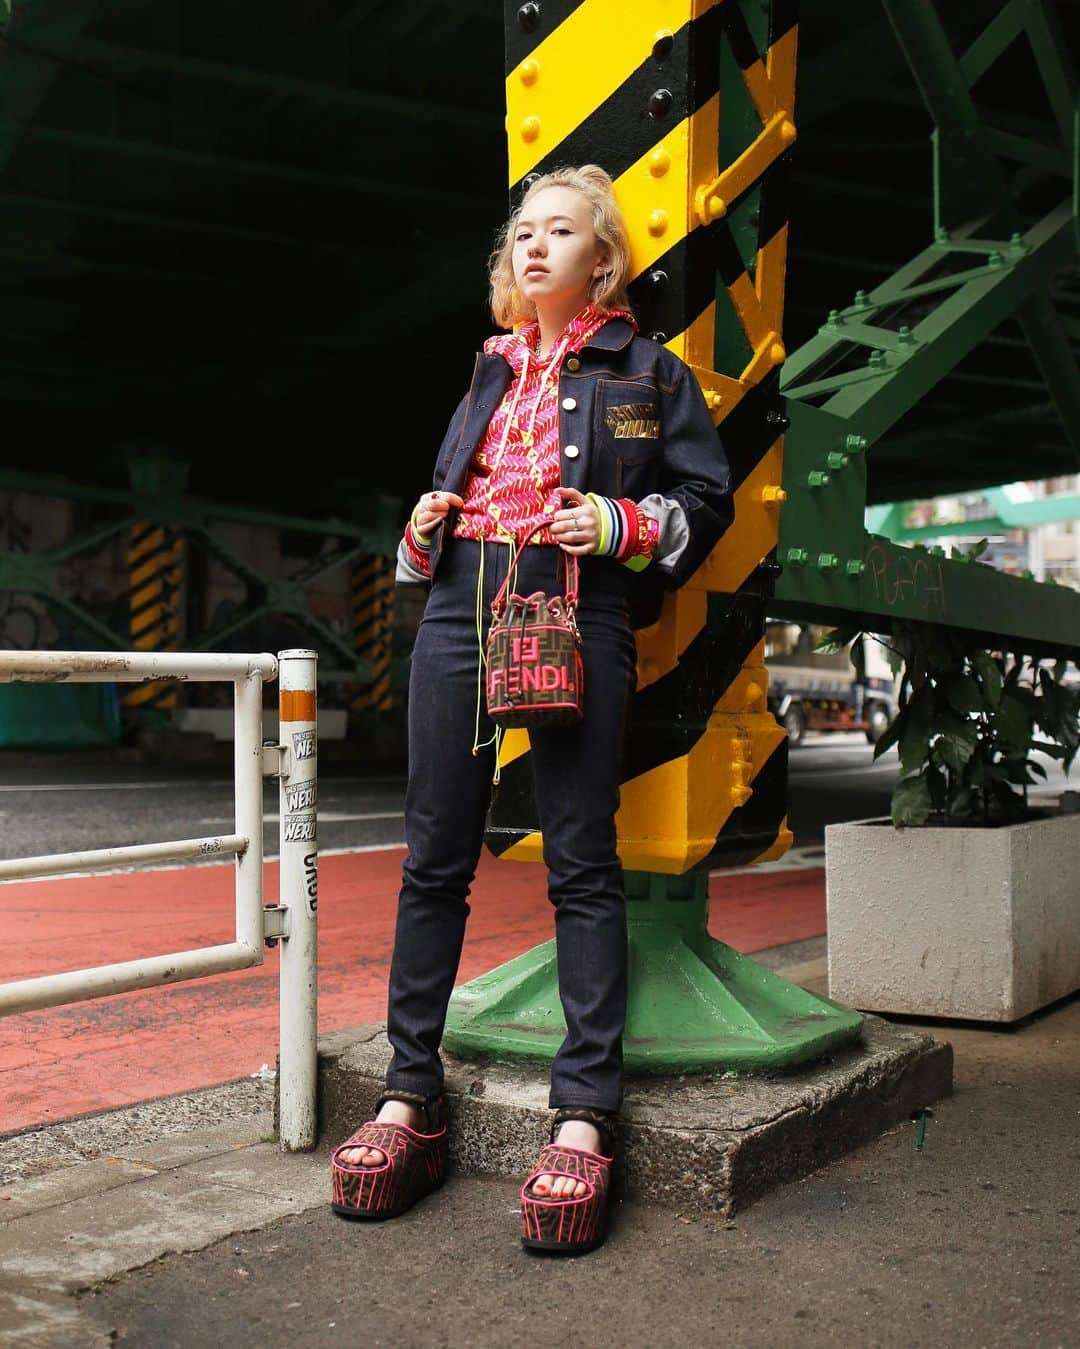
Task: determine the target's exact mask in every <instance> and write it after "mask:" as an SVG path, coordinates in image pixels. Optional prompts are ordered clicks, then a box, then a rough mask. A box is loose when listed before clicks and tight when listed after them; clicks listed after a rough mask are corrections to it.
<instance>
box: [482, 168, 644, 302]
mask: <svg viewBox="0 0 1080 1349" xmlns="http://www.w3.org/2000/svg"><path fill="white" fill-rule="evenodd" d="M546 187H568V188H571V189H572V190H573V191H574V192H578V193H580V195H581V196H583V197H584V198H585V200H586V201H587V202H588V203H589V205H590V206H591V207H592V223H593V230H594V232H595V234H596V237H597V239H598V240H599V242H600V243H602V244H605V245H606V246H607V250H608V260H609V263H610V266H609V268H608V270H607V272H606V273H605V275H604V276H602V277H597V279H596V281H595V283H594V284H593V285H592V287H590V291H589V298H590V300H591V301H592V303H593V304H594V305H595V306H596V308H597V309H599V310H600V311H601V313H606V312H607V311H609V310H612V309H630V299H629V296H628V295H627V291H626V288H627V285H628V284H629V281H630V240H629V238H628V237H627V233H626V224H625V222H624V220H623V217H622V212H621V211H620V210H619V205H618V203H617V202H616V200H615V191H614V188H613V186H612V182H611V178H610V177H609V176H608V174H607V173H605V171H604V170H603V169H602V168H601V167H600V166H599V165H598V164H581V165H578V166H577V167H573V166H567V167H564V168H558V169H552V170H551V172H550V173H545V174H542V175H541V176H540V177H539V178H536V179H534V180H533V182H532V183H530V184H529V187H528V190H527V191H526V193H525V195H524V197H522V199H521V203H520V205H519V206H518V208H517V210H516V211H515V212H514V214H513V215H512V216H511V217H510V219H509V220H508V221H507V222H506V224H505V225H504V226H503V227H502V229H501V230H500V231H499V234H498V238H497V239H496V242H495V248H494V250H493V252H492V254H491V257H490V258H489V260H488V280H489V281H490V283H491V289H490V294H489V299H490V304H491V315H492V318H494V320H495V322H496V323H497V324H498V325H499V327H500V328H513V327H516V326H517V325H518V324H519V323H526V322H528V321H529V320H531V319H534V318H535V317H536V306H535V305H534V304H532V303H531V302H530V301H529V300H526V299H524V298H523V297H522V295H521V294H520V292H519V291H518V289H517V287H516V286H515V285H514V267H513V252H514V234H515V232H516V230H517V223H518V221H519V220H520V219H521V213H522V211H524V209H525V207H526V205H527V204H528V203H529V201H530V200H531V199H532V198H533V197H534V196H535V195H536V194H537V192H542V191H543V190H544V188H546Z"/></svg>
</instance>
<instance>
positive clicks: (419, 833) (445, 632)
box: [387, 539, 635, 1111]
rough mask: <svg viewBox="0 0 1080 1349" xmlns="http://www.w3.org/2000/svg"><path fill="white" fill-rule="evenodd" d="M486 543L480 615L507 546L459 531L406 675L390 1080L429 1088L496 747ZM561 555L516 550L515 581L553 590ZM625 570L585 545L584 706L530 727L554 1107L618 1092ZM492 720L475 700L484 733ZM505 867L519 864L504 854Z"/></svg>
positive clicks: (525, 589)
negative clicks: (486, 664) (547, 947)
mask: <svg viewBox="0 0 1080 1349" xmlns="http://www.w3.org/2000/svg"><path fill="white" fill-rule="evenodd" d="M482 548H483V560H484V577H483V586H482V614H483V628H484V635H485V637H486V633H487V625H488V621H489V619H490V613H491V600H492V599H493V597H494V595H495V592H496V590H497V589H498V586H499V585H500V584H501V582H502V580H503V577H504V576H505V574H506V565H507V561H508V550H507V548H506V546H505V545H501V544H484V545H481V544H479V543H475V542H472V541H470V540H459V539H455V540H452V541H451V542H450V543H449V544H448V546H447V548H446V551H445V553H444V554H443V556H442V559H441V561H440V564H439V568H438V572H437V575H436V579H435V581H434V583H433V585H432V588H431V593H430V595H429V597H428V602H427V607H426V609H425V611H424V617H423V620H422V622H421V624H420V627H419V630H418V632H417V636H416V643H415V645H414V647H413V653H412V670H411V675H410V684H409V785H408V791H407V795H406V800H405V839H406V843H407V845H408V856H407V858H406V860H405V866H404V883H403V885H402V889H401V895H400V898H399V900H398V915H397V931H396V936H395V941H394V955H393V960H392V963H391V969H390V994H389V1007H388V1028H387V1029H388V1034H389V1037H390V1043H391V1045H392V1046H393V1049H394V1054H393V1058H392V1060H391V1063H390V1068H389V1071H388V1073H387V1087H388V1088H397V1089H398V1090H404V1091H412V1092H422V1093H424V1094H425V1095H433V1094H435V1093H437V1092H438V1091H439V1090H440V1089H441V1087H442V1081H443V1068H442V1062H441V1060H440V1058H439V1044H440V1041H441V1039H442V1033H443V1027H444V1024H445V1020H446V1007H447V1003H448V1001H449V999H450V994H451V992H452V991H453V986H454V982H455V979H456V977H457V970H458V962H459V959H460V956H461V947H462V942H463V940H464V935H465V920H466V919H467V917H468V915H469V905H468V902H467V899H468V894H469V888H470V886H471V884H472V881H473V877H474V875H475V872H476V864H477V861H478V860H479V856H480V849H481V847H482V844H483V832H484V820H485V817H486V814H487V809H488V804H489V801H490V795H491V780H492V774H493V771H494V750H493V749H492V748H490V747H489V748H485V749H483V750H481V751H480V752H479V753H477V754H475V755H474V754H473V742H474V736H475V734H476V720H477V687H478V684H477V681H478V677H479V670H478V657H479V647H478V640H477V631H476V602H477V584H478V573H479V567H480V560H481V549H482ZM560 561H561V554H560V552H559V550H558V549H556V548H553V547H544V546H534V545H530V546H529V547H528V548H526V549H524V551H523V553H522V556H521V562H520V566H519V576H518V580H517V582H516V583H515V586H514V589H516V590H517V591H519V592H520V593H522V594H529V593H531V592H532V591H534V590H539V589H545V590H547V591H548V592H549V593H554V592H558V593H562V591H563V589H564V585H563V583H562V575H561V568H560V566H559V563H560ZM626 582H627V576H626V573H625V570H624V569H623V568H622V567H620V566H619V565H618V564H617V563H613V562H611V561H609V560H607V559H601V558H586V559H585V560H584V561H583V564H582V568H581V603H580V606H579V608H578V624H579V627H580V629H581V634H582V651H583V659H584V669H585V715H584V718H583V720H582V721H581V722H580V723H578V724H577V725H575V726H569V727H566V726H559V727H551V728H548V729H547V730H543V731H538V732H536V733H535V734H533V736H532V754H531V758H532V762H533V773H534V783H535V789H536V800H537V807H538V810H539V815H540V826H541V828H542V830H543V835H544V861H545V863H546V864H547V868H548V895H549V898H550V900H551V903H552V904H553V905H554V908H555V937H556V949H557V960H558V975H559V996H560V999H561V1001H562V1006H563V1011H564V1013H565V1016H566V1025H567V1034H566V1038H565V1040H564V1041H563V1043H562V1045H561V1047H560V1049H559V1051H558V1054H557V1055H556V1058H555V1061H554V1063H553V1065H552V1070H551V1094H550V1104H551V1106H552V1107H559V1106H569V1105H573V1106H582V1105H587V1106H593V1107H595V1108H597V1109H600V1110H608V1111H617V1110H618V1109H619V1107H620V1105H621V1103H622V1033H623V1027H624V1023H625V1020H626V980H627V945H626V910H625V901H624V896H623V887H622V868H621V866H620V864H619V860H618V857H617V856H616V852H615V822H614V816H615V811H616V809H617V807H618V803H619V787H618V783H619V758H620V753H621V747H622V740H623V731H624V725H625V718H626V708H627V700H628V697H629V694H630V691H631V688H632V681H633V678H634V662H635V647H634V640H633V638H632V636H631V634H630V627H629V621H628V617H627V604H626V598H625V596H626ZM492 730H493V727H492V723H491V722H490V720H489V719H488V717H487V715H486V712H485V711H484V707H483V699H482V695H481V702H480V712H479V735H478V737H476V738H477V739H479V740H480V741H485V740H490V739H491V736H492ZM507 865H508V867H509V866H511V865H513V864H511V863H508V864H507Z"/></svg>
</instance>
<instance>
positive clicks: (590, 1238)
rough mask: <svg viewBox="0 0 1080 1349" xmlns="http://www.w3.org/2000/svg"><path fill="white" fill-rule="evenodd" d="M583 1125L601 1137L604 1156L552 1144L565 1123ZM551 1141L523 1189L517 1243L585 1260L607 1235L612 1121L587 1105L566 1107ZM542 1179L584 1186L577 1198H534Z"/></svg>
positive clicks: (554, 1125) (558, 1114)
mask: <svg viewBox="0 0 1080 1349" xmlns="http://www.w3.org/2000/svg"><path fill="white" fill-rule="evenodd" d="M575 1119H576V1120H584V1121H585V1123H586V1124H591V1125H592V1126H593V1127H594V1128H595V1129H596V1130H597V1132H598V1133H599V1134H600V1146H601V1147H602V1148H603V1149H604V1152H603V1154H601V1153H599V1152H589V1151H588V1150H587V1149H585V1148H570V1147H565V1146H563V1145H562V1144H559V1143H556V1142H555V1137H556V1135H557V1134H558V1132H559V1130H560V1129H561V1128H562V1126H563V1125H564V1124H565V1123H566V1122H567V1120H575ZM551 1139H552V1141H551V1142H550V1143H548V1144H547V1145H546V1146H545V1147H543V1148H542V1149H541V1150H540V1157H539V1159H538V1161H537V1163H536V1166H535V1167H534V1168H533V1171H532V1174H531V1175H530V1176H529V1179H528V1180H527V1181H526V1182H525V1184H524V1185H523V1186H522V1188H521V1244H522V1246H524V1247H525V1249H526V1250H532V1251H549V1252H551V1253H552V1254H555V1255H584V1254H585V1252H586V1251H591V1250H594V1249H595V1248H596V1247H597V1246H599V1245H600V1244H601V1243H602V1242H603V1240H604V1238H605V1237H606V1236H607V1220H608V1200H609V1198H610V1194H611V1168H612V1165H613V1163H614V1161H615V1117H614V1116H613V1115H607V1114H604V1113H603V1112H602V1111H599V1110H591V1109H589V1108H588V1107H586V1106H581V1107H578V1106H566V1107H564V1108H563V1109H561V1110H559V1111H557V1112H556V1114H555V1119H554V1120H553V1121H552V1125H551ZM540 1176H566V1177H568V1178H569V1179H570V1180H577V1181H583V1182H584V1183H585V1186H586V1187H587V1188H586V1190H585V1193H584V1194H583V1195H581V1196H580V1197H578V1198H573V1197H570V1198H567V1197H565V1196H563V1197H557V1196H552V1195H536V1194H533V1192H532V1187H533V1185H534V1184H535V1183H536V1181H537V1179H538V1178H539V1177H540Z"/></svg>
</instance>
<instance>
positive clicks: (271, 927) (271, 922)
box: [263, 904, 289, 947]
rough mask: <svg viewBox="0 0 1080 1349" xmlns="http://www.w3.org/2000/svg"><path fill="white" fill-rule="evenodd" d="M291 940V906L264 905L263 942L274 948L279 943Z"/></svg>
mask: <svg viewBox="0 0 1080 1349" xmlns="http://www.w3.org/2000/svg"><path fill="white" fill-rule="evenodd" d="M288 940H289V906H288V905H287V904H264V905H263V941H264V942H265V943H266V945H267V946H270V947H274V946H276V945H277V944H278V942H279V941H288Z"/></svg>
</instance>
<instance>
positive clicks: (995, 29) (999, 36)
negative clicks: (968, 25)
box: [956, 0, 1031, 89]
mask: <svg viewBox="0 0 1080 1349" xmlns="http://www.w3.org/2000/svg"><path fill="white" fill-rule="evenodd" d="M1030 9H1031V4H1030V3H1029V0H1007V3H1006V4H1005V5H1003V6H1002V8H1001V9H1000V10H999V11H998V12H997V14H995V15H994V17H993V18H992V19H991V20H990V22H989V23H988V24H987V25H986V27H985V28H984V29H983V30H982V32H981V33H980V34H979V36H978V37H977V38H976V39H975V40H974V41H973V42H972V44H971V46H970V47H969V48H968V49H967V51H966V52H965V53H964V54H963V56H961V57H960V59H959V60H958V61H957V63H956V64H957V68H958V69H959V71H960V73H961V75H963V77H964V84H965V85H966V86H967V88H969V89H970V88H971V87H972V85H974V84H975V82H976V80H979V79H981V78H982V76H983V75H985V74H986V72H987V71H988V70H989V69H990V67H991V66H992V65H993V64H994V62H995V61H996V60H997V59H998V57H999V56H1002V55H1003V54H1004V52H1005V50H1006V48H1007V47H1008V46H1009V45H1010V44H1011V43H1012V42H1013V40H1014V39H1015V38H1018V37H1019V36H1020V34H1021V33H1022V32H1023V31H1024V24H1025V23H1026V21H1027V16H1028V11H1029V10H1030Z"/></svg>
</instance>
